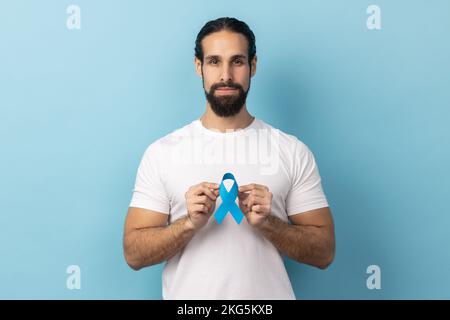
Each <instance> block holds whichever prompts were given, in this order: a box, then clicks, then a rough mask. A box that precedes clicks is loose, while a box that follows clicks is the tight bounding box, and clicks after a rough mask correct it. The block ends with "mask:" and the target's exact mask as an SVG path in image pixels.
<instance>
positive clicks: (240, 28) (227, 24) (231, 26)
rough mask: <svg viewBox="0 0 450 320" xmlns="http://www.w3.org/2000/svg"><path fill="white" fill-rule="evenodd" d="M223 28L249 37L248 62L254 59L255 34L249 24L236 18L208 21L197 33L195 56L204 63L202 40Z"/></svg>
mask: <svg viewBox="0 0 450 320" xmlns="http://www.w3.org/2000/svg"><path fill="white" fill-rule="evenodd" d="M222 30H229V31H232V32H236V33H241V34H242V35H244V36H245V38H247V42H248V62H249V63H250V61H251V60H252V59H253V57H254V56H255V54H256V45H255V35H254V34H253V31H252V30H250V28H249V26H248V25H247V24H246V23H245V22H244V21H240V20H238V19H236V18H228V17H224V18H219V19H216V20H211V21H208V22H207V23H206V24H205V25H204V26H203V28H202V29H201V30H200V32H199V33H198V35H197V39H196V40H195V56H196V57H197V58H198V59H199V60H200V61H201V62H202V63H203V48H202V40H203V38H204V37H206V36H207V35H209V34H211V33H214V32H219V31H222Z"/></svg>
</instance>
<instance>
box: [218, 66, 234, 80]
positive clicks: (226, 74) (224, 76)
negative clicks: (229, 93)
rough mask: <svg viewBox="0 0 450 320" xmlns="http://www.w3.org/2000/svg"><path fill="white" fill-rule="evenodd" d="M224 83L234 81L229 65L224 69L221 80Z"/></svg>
mask: <svg viewBox="0 0 450 320" xmlns="http://www.w3.org/2000/svg"><path fill="white" fill-rule="evenodd" d="M220 80H221V81H222V82H228V81H232V80H233V79H232V77H231V68H230V67H229V66H227V65H225V66H223V68H222V77H221V79H220Z"/></svg>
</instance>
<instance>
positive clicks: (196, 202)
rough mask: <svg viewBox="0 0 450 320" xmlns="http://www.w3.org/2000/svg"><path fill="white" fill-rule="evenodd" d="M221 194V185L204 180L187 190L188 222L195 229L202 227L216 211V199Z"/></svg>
mask: <svg viewBox="0 0 450 320" xmlns="http://www.w3.org/2000/svg"><path fill="white" fill-rule="evenodd" d="M218 195H219V185H218V184H217V183H212V182H202V183H199V184H196V185H194V186H191V187H190V188H189V190H188V191H187V192H186V194H185V197H186V208H187V212H188V219H187V222H186V223H187V224H188V226H189V227H190V228H192V229H194V230H199V229H200V228H202V227H203V226H204V225H205V224H206V223H207V222H208V220H209V217H211V215H212V214H213V213H214V210H215V208H216V199H217V196H218Z"/></svg>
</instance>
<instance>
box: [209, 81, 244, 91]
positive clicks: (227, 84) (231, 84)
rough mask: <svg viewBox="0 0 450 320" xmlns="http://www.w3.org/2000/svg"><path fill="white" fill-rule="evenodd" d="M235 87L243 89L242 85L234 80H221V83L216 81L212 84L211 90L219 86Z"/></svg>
mask: <svg viewBox="0 0 450 320" xmlns="http://www.w3.org/2000/svg"><path fill="white" fill-rule="evenodd" d="M224 87H227V88H235V89H241V90H243V88H242V86H241V85H240V84H238V83H234V82H221V83H215V84H213V85H212V86H211V89H210V91H215V90H217V89H219V88H224Z"/></svg>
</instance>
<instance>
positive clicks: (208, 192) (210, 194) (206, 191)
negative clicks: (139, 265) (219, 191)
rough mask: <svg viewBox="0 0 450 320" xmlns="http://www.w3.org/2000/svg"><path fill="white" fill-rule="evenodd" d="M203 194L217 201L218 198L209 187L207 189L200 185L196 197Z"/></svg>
mask: <svg viewBox="0 0 450 320" xmlns="http://www.w3.org/2000/svg"><path fill="white" fill-rule="evenodd" d="M201 194H205V195H207V196H208V197H209V198H210V199H211V200H213V201H216V198H217V196H216V195H215V194H214V193H213V192H212V191H211V189H209V188H208V187H205V186H203V185H199V186H198V187H197V188H196V189H195V190H194V195H201Z"/></svg>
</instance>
